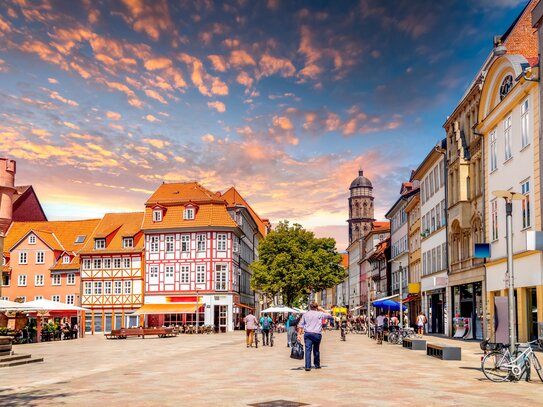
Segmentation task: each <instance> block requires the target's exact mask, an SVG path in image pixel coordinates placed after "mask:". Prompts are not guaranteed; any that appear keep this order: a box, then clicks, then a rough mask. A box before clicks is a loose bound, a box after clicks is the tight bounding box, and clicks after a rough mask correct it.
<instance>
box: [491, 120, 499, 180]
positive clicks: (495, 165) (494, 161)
mask: <svg viewBox="0 0 543 407" xmlns="http://www.w3.org/2000/svg"><path fill="white" fill-rule="evenodd" d="M496 168H498V156H497V155H496V130H493V131H492V132H491V133H490V171H491V172H492V171H495V170H496Z"/></svg>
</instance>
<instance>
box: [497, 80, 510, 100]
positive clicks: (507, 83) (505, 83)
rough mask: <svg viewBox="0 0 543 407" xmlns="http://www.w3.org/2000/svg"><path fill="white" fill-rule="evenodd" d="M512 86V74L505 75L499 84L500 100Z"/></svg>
mask: <svg viewBox="0 0 543 407" xmlns="http://www.w3.org/2000/svg"><path fill="white" fill-rule="evenodd" d="M512 87H513V76H512V75H507V76H506V77H505V78H503V81H502V84H501V86H500V100H502V99H503V98H504V97H506V96H507V94H508V93H509V91H510V90H511V88H512Z"/></svg>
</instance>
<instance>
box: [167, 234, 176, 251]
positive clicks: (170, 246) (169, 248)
mask: <svg viewBox="0 0 543 407" xmlns="http://www.w3.org/2000/svg"><path fill="white" fill-rule="evenodd" d="M174 238H175V236H173V235H167V236H166V253H173V251H174V248H175V242H174Z"/></svg>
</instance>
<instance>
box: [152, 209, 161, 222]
mask: <svg viewBox="0 0 543 407" xmlns="http://www.w3.org/2000/svg"><path fill="white" fill-rule="evenodd" d="M153 222H162V210H161V209H155V210H154V211H153Z"/></svg>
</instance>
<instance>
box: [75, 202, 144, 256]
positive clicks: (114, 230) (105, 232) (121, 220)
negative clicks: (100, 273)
mask: <svg viewBox="0 0 543 407" xmlns="http://www.w3.org/2000/svg"><path fill="white" fill-rule="evenodd" d="M143 216H144V213H143V212H128V213H106V214H105V215H104V217H103V218H102V219H101V220H100V223H99V224H98V226H97V227H96V229H95V231H94V233H93V234H92V235H91V236H89V238H88V239H87V241H86V243H85V245H84V246H83V248H82V249H81V250H80V252H79V253H80V254H89V253H123V252H127V253H130V252H139V251H142V250H143V235H142V234H140V236H136V235H138V233H139V232H140V231H141V226H142V221H143ZM125 237H135V238H134V247H133V248H123V238H125ZM96 238H98V239H103V238H105V239H106V248H105V249H95V248H94V239H96Z"/></svg>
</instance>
